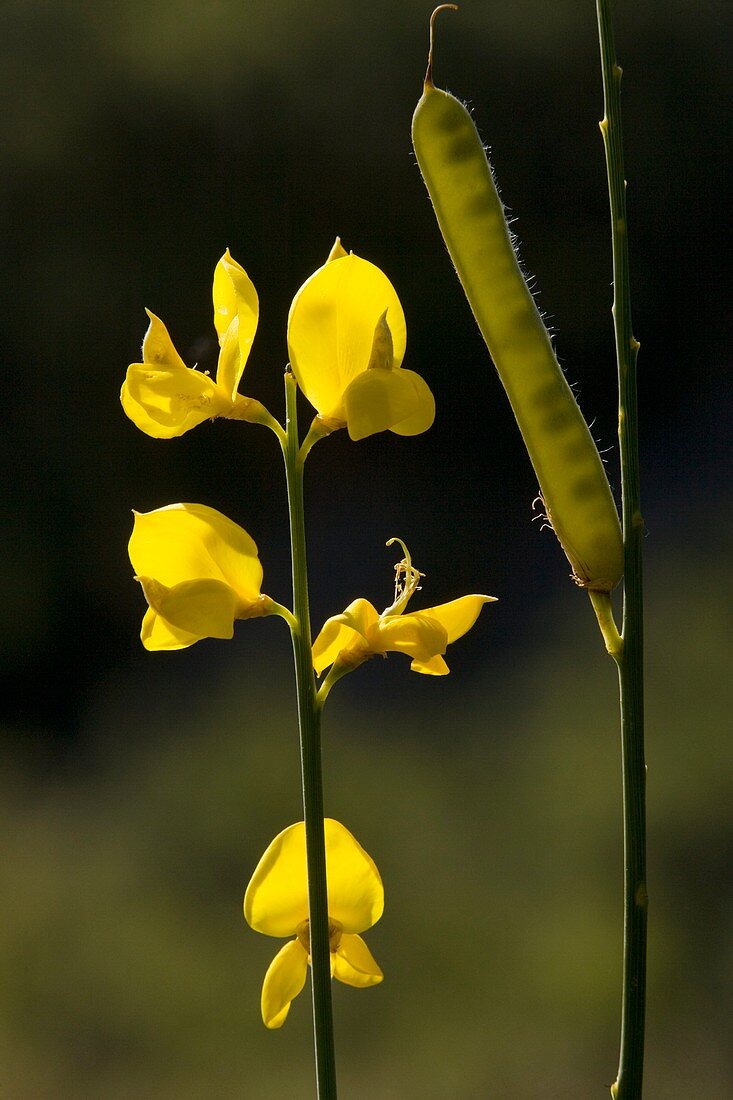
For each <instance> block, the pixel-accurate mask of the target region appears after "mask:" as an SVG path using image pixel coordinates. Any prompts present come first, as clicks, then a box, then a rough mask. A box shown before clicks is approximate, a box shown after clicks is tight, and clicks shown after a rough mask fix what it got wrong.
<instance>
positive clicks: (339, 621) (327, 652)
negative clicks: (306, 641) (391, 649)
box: [313, 599, 379, 676]
mask: <svg viewBox="0 0 733 1100" xmlns="http://www.w3.org/2000/svg"><path fill="white" fill-rule="evenodd" d="M378 618H379V616H378V615H377V611H376V608H374V607H372V605H371V604H370V603H369V601H368V600H364V599H358V600H354V601H353V603H350V604H349V606H348V607H347V608H346V610H345V611H344V612H343V614H341V615H334V616H332V618H330V619H327V620H326V622H325V623H324V624H323V628H322V630H321V632H320V634H319V635H318V637H317V638H316V640H315V642H314V643H313V667H314V669H315V670H316V673H317V674H318V675H319V676H320V675H321V673H322V672H323V670H324V669H325V668H328V666H329V665H332V664H333V662H334V661H335V660H336V658H337V657H338V655H339V653H341V652H342V651H343V650H348V649H351V648H353V647H355V646H359V645H361V644H362V643H365V642H366V641H367V632H368V630H369V628H370V626H371V625H372V624H373V623H376V622H377V619H378Z"/></svg>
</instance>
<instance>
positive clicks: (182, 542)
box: [129, 504, 283, 650]
mask: <svg viewBox="0 0 733 1100" xmlns="http://www.w3.org/2000/svg"><path fill="white" fill-rule="evenodd" d="M134 516H135V525H134V528H133V532H132V536H131V538H130V543H129V552H130V561H131V562H132V565H133V568H134V570H135V573H136V577H135V579H136V580H137V581H139V582H140V584H141V586H142V590H143V592H144V594H145V599H146V600H147V601H148V605H149V606H148V610H147V612H146V613H145V617H144V619H143V624H142V630H141V633H140V637H141V638H142V643H143V645H144V646H145V648H146V649H152V650H158V649H185V648H186V647H187V646H190V645H193V643H194V642H198V641H200V640H201V639H202V638H231V637H232V635H233V633H234V620H235V619H251V618H257V617H259V616H262V615H272V614H280V613H281V612H282V611H283V609H282V608H281V607H280V606H279V604H275V603H274V602H273V601H272V600H271V599H270V597H269V596H264V595H262V594H261V592H260V586H261V584H262V566H261V565H260V560H259V558H258V556H257V547H256V546H255V544H254V542H253V540H252V539H251V538H250V536H249V535H248V534H247V532H246V531H245V530H244V529H243V528H242V527H239V526H238V525H237V524H236V523H233V522H232V521H231V520H230V519H227V517H226V516H224V515H222V514H221V512H217V511H216V509H215V508H207V507H206V505H205V504H170V505H168V507H167V508H158V509H156V510H155V511H154V512H135V513H134Z"/></svg>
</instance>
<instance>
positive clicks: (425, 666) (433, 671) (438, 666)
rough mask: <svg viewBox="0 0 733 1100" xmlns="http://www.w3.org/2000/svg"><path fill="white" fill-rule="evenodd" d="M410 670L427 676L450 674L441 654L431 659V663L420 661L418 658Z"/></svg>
mask: <svg viewBox="0 0 733 1100" xmlns="http://www.w3.org/2000/svg"><path fill="white" fill-rule="evenodd" d="M410 668H411V669H412V671H413V672H424V673H425V675H426V676H447V675H448V673H449V672H450V669H449V668H448V665H447V664H446V663H445V661H444V660H443V658H442V657H441V656H440V654H438V655H437V656H436V657H431V658H430V660H429V661H419V660H418V659H417V657H416V658H415V660H414V661H413V662H412V664H411V665H410Z"/></svg>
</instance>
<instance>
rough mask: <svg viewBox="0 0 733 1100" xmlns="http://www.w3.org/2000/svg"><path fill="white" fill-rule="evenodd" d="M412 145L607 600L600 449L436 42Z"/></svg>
mask: <svg viewBox="0 0 733 1100" xmlns="http://www.w3.org/2000/svg"><path fill="white" fill-rule="evenodd" d="M445 7H455V5H452V4H446V5H442V6H441V7H440V8H436V10H435V11H434V12H433V15H432V17H431V21H430V39H431V40H430V55H429V58H428V71H427V73H426V76H425V87H424V92H423V96H422V98H421V99H420V102H419V103H418V105H417V108H416V110H415V115H414V118H413V121H412V141H413V145H414V148H415V154H416V156H417V161H418V164H419V166H420V171H421V172H422V176H423V179H424V181H425V184H426V186H427V189H428V193H429V195H430V199H431V201H432V204H433V207H434V209H435V214H436V217H437V219H438V225H439V226H440V231H441V233H442V234H443V239H444V240H445V243H446V246H447V248H448V252H449V253H450V256H451V259H452V260H453V264H454V265H455V269H456V272H457V273H458V277H459V279H460V280H461V283H462V285H463V289H464V291H465V293H466V297H467V298H468V301H469V304H470V306H471V309H472V310H473V314H474V316H475V318H476V320H477V322H478V325H479V328H480V329H481V332H482V334H483V337H484V340H485V341H486V344H487V347H488V349H489V352H490V354H491V357H492V359H493V361H494V364H495V366H496V369H497V372H498V374H499V377H500V379H501V381H502V383H503V385H504V389H505V390H506V392H507V396H508V397H509V401H510V402H511V406H512V409H513V411H514V415H515V417H516V419H517V424H518V425H519V430H520V431H521V433H522V437H523V439H524V443H525V445H526V447H527V451H528V453H529V457H530V459H531V462H532V465H533V467H534V470H535V473H536V475H537V479H538V481H539V486H540V493H541V494H542V502H543V503H544V507H545V511H546V513H547V519H548V520H549V522H550V523H551V524H552V528H553V530H554V531H555V534H556V535H557V537H558V539H559V541H560V544H561V546H562V548H563V550H564V551H565V553H566V555H567V557H568V560H569V561H570V564H571V565H572V567H573V576H574V579H575V580H576V582H577V583H578V584H579V585H581V586H582V587H584V588H589V589H591V590H595V591H599V592H610V591H611V589H612V588H614V587H615V585H616V584H617V583H618V582H619V580H620V579H621V575H622V572H623V544H622V539H621V528H620V525H619V519H618V512H617V510H616V505H615V504H614V501H613V497H612V495H611V489H610V487H609V484H608V478H607V477H606V472H605V470H604V468H603V463H602V462H601V458H600V455H599V453H598V448H597V447H596V445H595V442H594V441H593V437H592V436H591V434H590V431H589V430H588V426H587V424H586V423H585V420H584V419H583V416H582V414H581V412H580V409H579V408H578V404H577V402H576V400H575V397H574V395H573V393H572V391H571V389H570V386H569V385H568V383H567V381H566V379H565V375H564V374H563V372H562V370H561V369H560V365H559V363H558V361H557V357H556V356H555V352H554V350H553V347H552V343H551V341H550V337H549V335H548V332H547V329H546V328H545V325H544V323H543V321H542V317H541V316H540V313H539V310H538V309H537V306H536V304H535V301H534V298H533V297H532V294H531V293H530V291H529V288H528V286H527V283H526V280H525V278H524V275H523V274H522V271H521V268H520V266H519V264H518V262H517V257H516V255H515V252H514V247H513V244H512V238H511V234H510V232H509V228H508V226H507V222H506V218H505V215H504V207H503V205H502V202H501V200H500V198H499V195H498V192H497V190H496V184H495V183H494V178H493V174H492V170H491V166H490V164H489V162H488V159H487V156H486V151H485V149H484V147H483V145H482V143H481V139H480V137H479V135H478V132H477V130H476V127H475V126H474V124H473V121H472V119H471V116H470V115H469V113H468V111H467V110H466V108H465V107H464V105H463V104H462V103H460V102H459V100H457V99H456V98H455V97H454V96H452V95H450V94H449V93H448V92H444V91H441V90H440V89H439V88H436V87H435V86H434V84H433V80H432V48H433V44H432V37H433V22H434V19H435V16H436V15H437V13H438V12H439V11H441V10H442V8H445Z"/></svg>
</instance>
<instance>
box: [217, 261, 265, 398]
mask: <svg viewBox="0 0 733 1100" xmlns="http://www.w3.org/2000/svg"><path fill="white" fill-rule="evenodd" d="M213 298H214V325H215V327H216V331H217V333H218V336H219V343H220V344H221V343H223V341H224V336H225V335H226V331H227V329H228V328H229V326H230V324H231V323H232V321H233V320H234V318H235V317H238V318H239V347H240V351H241V353H242V360H241V369H240V372H239V373H240V375H241V373H242V370H244V365H245V363H246V362H247V357H248V356H249V352H250V348H251V347H252V341H253V340H254V337H255V333H256V332H257V321H258V318H259V315H260V303H259V299H258V298H257V291H256V290H255V288H254V284H253V283H252V280H251V279H250V277H249V275H248V274H247V272H246V271H245V270H244V268H243V267H242V265H241V264H238V263H237V261H236V260H235V259H233V258H232V256H231V255H230V253H229V249H228V248H227V250H226V252H225V253H224V255H223V256H222V258H221V259H220V260H219V262H218V264H217V265H216V267H215V269H214V287H213ZM238 382H239V377H237V381H236V382H235V384H234V387H233V389H236V388H237V384H238Z"/></svg>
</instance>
